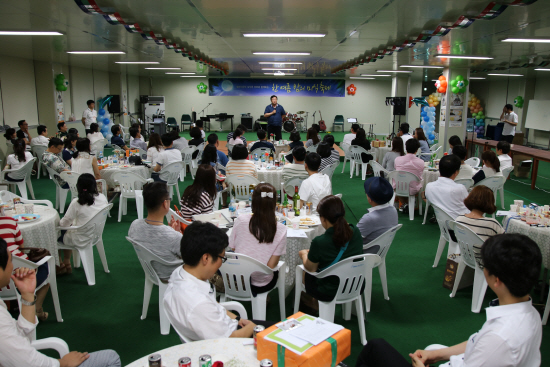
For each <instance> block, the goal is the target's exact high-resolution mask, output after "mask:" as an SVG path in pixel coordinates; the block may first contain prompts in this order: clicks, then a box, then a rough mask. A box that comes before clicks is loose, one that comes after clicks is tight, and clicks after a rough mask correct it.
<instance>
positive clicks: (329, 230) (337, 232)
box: [299, 195, 363, 302]
mask: <svg viewBox="0 0 550 367" xmlns="http://www.w3.org/2000/svg"><path fill="white" fill-rule="evenodd" d="M317 212H318V213H319V216H320V217H321V224H322V226H323V228H325V229H326V232H325V233H324V234H322V235H320V236H318V237H315V238H314V239H313V241H312V242H311V248H310V249H309V250H301V251H300V252H299V255H300V257H301V258H302V261H303V262H304V267H305V268H306V270H307V271H309V272H320V271H322V270H324V269H326V268H328V267H330V266H332V265H334V264H336V263H337V262H339V261H341V260H344V259H347V258H348V257H351V256H356V255H361V254H362V253H363V238H362V237H361V232H359V229H358V228H357V227H356V226H354V225H352V224H348V222H347V221H346V218H345V215H346V210H345V208H344V203H343V202H342V199H340V198H339V197H337V196H334V195H329V196H326V197H324V198H323V199H321V201H320V202H319V204H318V205H317ZM338 283H339V282H338V278H337V277H327V278H323V279H317V278H315V277H314V276H312V275H309V274H307V273H305V278H304V284H305V286H306V293H307V294H308V295H310V296H313V297H314V298H316V299H317V300H319V301H324V302H330V301H331V300H332V299H334V297H335V295H336V291H337V290H338Z"/></svg>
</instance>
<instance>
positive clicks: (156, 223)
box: [128, 182, 181, 280]
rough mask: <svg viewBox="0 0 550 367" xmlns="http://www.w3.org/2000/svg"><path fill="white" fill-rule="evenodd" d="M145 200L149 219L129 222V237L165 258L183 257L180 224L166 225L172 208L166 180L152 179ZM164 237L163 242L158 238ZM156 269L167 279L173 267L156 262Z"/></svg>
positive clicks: (171, 259) (170, 259)
mask: <svg viewBox="0 0 550 367" xmlns="http://www.w3.org/2000/svg"><path fill="white" fill-rule="evenodd" d="M143 202H144V204H145V207H146V208H147V218H145V219H136V220H134V221H133V222H132V224H131V225H130V230H129V231H128V237H130V238H131V239H133V240H135V241H136V242H137V243H139V244H140V245H143V246H144V247H146V248H147V249H148V250H149V251H151V252H152V253H154V254H155V255H157V256H158V257H160V258H161V259H164V260H166V261H176V260H178V259H181V253H180V241H181V227H180V224H179V222H177V221H172V222H170V226H167V225H164V224H163V221H164V217H165V216H166V214H168V209H170V194H169V192H168V187H167V186H166V184H165V183H164V182H152V183H149V184H147V185H145V186H144V187H143ZM159 239H162V241H159ZM153 268H154V269H155V271H156V272H157V274H158V276H159V278H160V279H163V280H164V279H165V280H168V278H170V275H171V274H172V271H174V269H175V268H174V267H166V266H164V265H160V264H157V263H155V262H153Z"/></svg>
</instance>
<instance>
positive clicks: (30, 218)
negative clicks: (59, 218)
mask: <svg viewBox="0 0 550 367" xmlns="http://www.w3.org/2000/svg"><path fill="white" fill-rule="evenodd" d="M12 218H13V219H15V220H16V221H17V223H30V222H35V221H37V220H39V219H40V215H38V214H16V215H14V216H13V217H12Z"/></svg>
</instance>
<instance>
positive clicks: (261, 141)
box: [250, 130, 275, 152]
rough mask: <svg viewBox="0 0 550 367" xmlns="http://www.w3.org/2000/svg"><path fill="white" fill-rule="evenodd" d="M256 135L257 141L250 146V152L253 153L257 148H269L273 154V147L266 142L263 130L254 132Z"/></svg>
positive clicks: (265, 134) (265, 133)
mask: <svg viewBox="0 0 550 367" xmlns="http://www.w3.org/2000/svg"><path fill="white" fill-rule="evenodd" d="M256 135H257V136H258V139H259V141H257V142H255V143H254V144H252V147H251V148H250V152H253V151H254V150H256V149H258V148H269V149H271V150H272V151H273V152H275V146H273V144H272V143H270V142H268V141H267V140H266V139H267V132H266V131H265V130H258V131H257V132H256Z"/></svg>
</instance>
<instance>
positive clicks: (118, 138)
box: [86, 125, 128, 150]
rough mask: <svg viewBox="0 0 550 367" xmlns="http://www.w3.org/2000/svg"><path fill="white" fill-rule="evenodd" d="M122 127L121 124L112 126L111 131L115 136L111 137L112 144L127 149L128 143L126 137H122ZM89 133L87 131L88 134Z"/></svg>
mask: <svg viewBox="0 0 550 367" xmlns="http://www.w3.org/2000/svg"><path fill="white" fill-rule="evenodd" d="M121 130H122V129H121V128H120V125H113V126H112V127H111V133H112V134H113V136H112V137H111V144H114V145H118V146H119V147H120V148H122V149H124V150H126V149H128V147H127V146H126V143H125V142H124V139H122V136H120V135H121ZM86 131H88V130H86ZM87 134H88V133H86V135H87Z"/></svg>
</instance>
